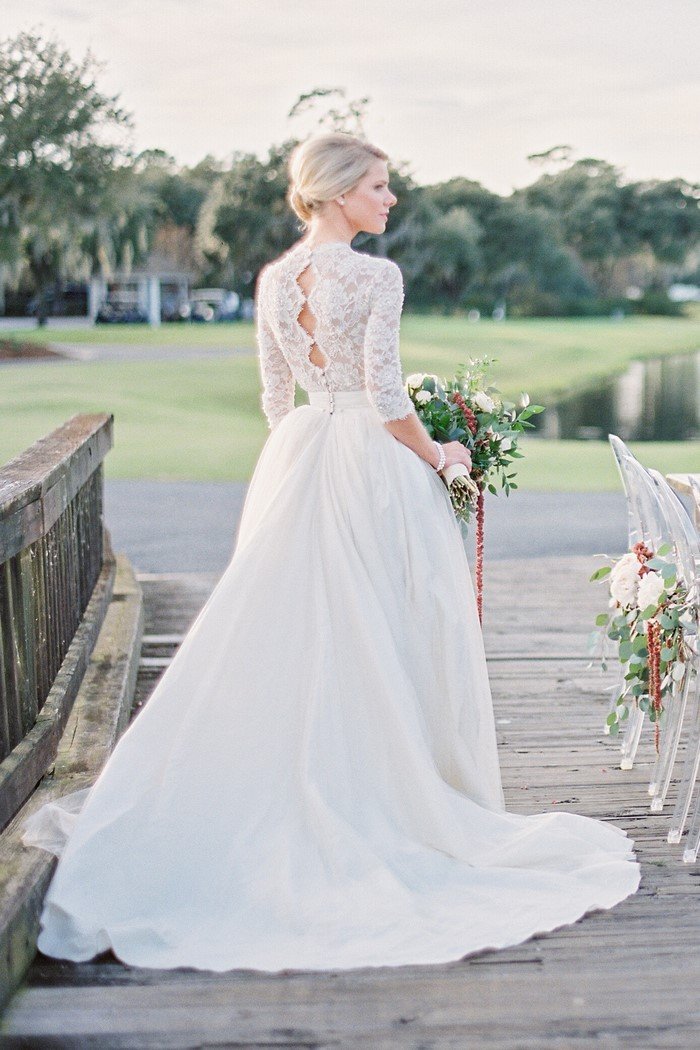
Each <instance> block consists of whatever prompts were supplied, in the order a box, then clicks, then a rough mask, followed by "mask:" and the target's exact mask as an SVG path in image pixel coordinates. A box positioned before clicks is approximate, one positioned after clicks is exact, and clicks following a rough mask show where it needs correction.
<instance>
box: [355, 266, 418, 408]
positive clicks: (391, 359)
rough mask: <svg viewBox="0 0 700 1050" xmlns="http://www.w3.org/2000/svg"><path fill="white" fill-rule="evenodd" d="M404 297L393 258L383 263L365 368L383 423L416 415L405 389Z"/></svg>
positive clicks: (374, 294)
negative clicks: (401, 350)
mask: <svg viewBox="0 0 700 1050" xmlns="http://www.w3.org/2000/svg"><path fill="white" fill-rule="evenodd" d="M403 297H404V293H403V277H402V275H401V270H400V269H399V268H398V266H397V265H396V263H395V262H392V261H391V260H390V259H384V260H382V266H381V269H380V271H379V273H378V275H377V278H376V281H375V284H374V288H373V290H372V301H371V303H370V313H369V318H368V321H367V328H366V330H365V338H364V366H365V385H366V387H367V393H368V396H369V399H370V401H371V402H372V404H373V405H374V407H375V409H376V410H377V413H378V414H379V417H380V419H381V421H382V422H383V423H388V422H389V421H390V420H392V419H405V418H406V417H407V416H409V415H411V414H412V413H415V407H414V405H413V402H412V401H411V398H410V397H409V395H408V393H407V391H406V388H405V386H404V382H403V376H402V373H401V358H400V356H399V326H400V322H401V310H402V307H403Z"/></svg>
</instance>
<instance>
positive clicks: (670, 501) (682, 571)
mask: <svg viewBox="0 0 700 1050" xmlns="http://www.w3.org/2000/svg"><path fill="white" fill-rule="evenodd" d="M649 474H650V476H651V478H652V479H653V481H654V483H655V484H656V486H657V490H658V495H659V500H660V503H661V508H662V511H663V513H664V516H665V517H666V520H667V522H668V526H669V531H668V539H667V540H666V542H668V543H670V545H671V546H672V552H671V557H672V559H673V561H674V563H675V565H676V572H677V575H678V578H679V580H680V581H681V582H682V583H683V584H684V586H685V587H687V588H688V591H689V593H690V600H691V602H692V603H693V606H694V608H695V610H696V614H695V616H696V617H697V603H698V565H699V564H700V543H699V542H698V536H697V532H696V530H695V526H694V525H693V523H692V521H691V520H690V518H689V517H688V514H687V512H686V510H685V507H684V506H683V504H682V503H681V501H680V500H679V498H678V496H677V495H676V493H675V492H674V491H673V489H672V488H671V486H670V485H669V484H668V482H667V481H666V479H665V478H664V477H663V475H662V474H660V473H659V472H658V471H657V470H653V469H650V470H649ZM685 640H686V642H687V643H688V646H689V648H690V650H691V656H690V659H689V660H688V661H687V662H686V664H685V665H684V674H683V676H682V678H680V679H678V680H674V681H673V683H672V685H671V689H670V696H669V698H668V701H667V703H666V704H665V705H664V706H665V707H666V711H665V714H664V719H663V732H662V736H661V741H660V746H659V756H658V758H657V761H656V764H655V766H654V770H653V772H652V776H651V781H650V783H649V794H650V795H651V796H652V801H651V809H652V812H654V813H659V812H661V810H662V809H663V805H664V802H665V800H666V794H667V792H668V788H669V785H670V782H671V776H672V773H673V767H674V764H675V761H676V755H677V753H678V746H679V743H680V739H681V732H682V729H683V726H684V721H685V718H686V710H687V709H688V707H689V708H690V710H689V719H688V722H689V725H688V733H689V740H688V751H687V759H688V762H689V766H688V770H687V773H688V776H690V772H691V770H692V768H693V767H695V768H696V772H695V775H694V776H693V778H692V781H690V782H689V788H688V786H687V785H686V787H685V788H684V789H683V790H682V791H679V797H678V802H677V804H676V814H675V815H676V817H677V819H676V820H674V819H673V818H672V821H671V825H672V826H671V830H670V832H669V841H674V842H677V841H679V839H680V835H681V832H682V826H683V824H684V823H685V819H686V817H687V813H688V806H689V805H690V798H689V796H688V797H687V798H686V794H687V790H689V791H690V793H691V794H692V789H693V784H694V783H695V776H697V762H696V757H695V752H696V751H697V742H695V743H694V741H695V737H696V735H697V731H698V713H699V712H698V694H697V688H694V684H695V679H696V676H697V673H698V635H697V619H695V620H694V621H693V623H692V625H691V627H690V629H689V630H688V631H686V632H685ZM689 698H690V705H689V704H688V701H689ZM684 783H685V779H682V781H681V784H684ZM681 796H682V799H681ZM681 814H682V817H681ZM678 818H680V825H679V823H678ZM671 835H673V836H675V835H677V836H678V837H677V838H676V837H673V838H671V837H670V836H671Z"/></svg>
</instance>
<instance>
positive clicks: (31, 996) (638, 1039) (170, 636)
mask: <svg viewBox="0 0 700 1050" xmlns="http://www.w3.org/2000/svg"><path fill="white" fill-rule="evenodd" d="M590 570H591V562H590V559H588V558H563V559H547V560H532V559H531V560H528V561H518V562H512V561H501V562H491V563H489V565H488V566H487V590H486V608H485V615H486V630H485V636H486V642H487V648H488V653H489V667H490V674H491V680H492V684H493V692H494V706H495V715H496V723H497V729H498V738H499V748H500V755H501V765H502V770H503V779H504V788H505V794H506V803H507V806H508V809H510V810H512V811H514V812H521V813H534V812H540V811H543V810H554V809H567V810H570V811H573V812H576V813H583V814H586V815H588V816H591V817H597V818H600V819H604V820H611V821H614V822H615V823H616V824H618V825H619V826H620V827H622V828H625V829H626V830H628V831H629V832H630V834H631V835H632V837H633V838H634V839H635V841H636V848H637V851H638V856H639V859H640V861H641V862H642V882H641V886H640V889H639V891H638V892H637V893H636V894H635V895H634V896H633V897H630V898H628V899H627V900H626V901H623V902H622V903H621V904H620V905H618V906H617V907H616V908H614V909H612V910H611V911H607V912H593V913H591V914H589V915H587V916H585V917H584V918H582V919H581V920H579V921H578V922H577V923H574V924H573V925H571V926H566V927H562V928H561V929H559V930H555V931H553V932H551V933H547V934H543V935H540V936H538V937H536V938H534V939H532V940H530V941H528V942H527V943H525V944H522V945H519V946H517V947H515V948H509V949H505V950H503V951H500V952H493V951H487V952H484V953H482V954H481V955H478V956H473V957H471V958H468V959H466V960H464V961H458V962H454V963H450V964H449V965H446V966H406V967H399V968H382V969H376V970H373V969H364V970H355V971H348V972H342V971H333V972H329V973H324V974H314V973H308V972H307V973H304V972H303V971H292V972H289V973H284V974H281V975H266V974H261V973H259V972H255V971H251V970H247V971H244V970H240V971H231V972H230V973H226V974H207V973H202V972H196V971H191V970H190V971H187V970H181V971H153V970H139V969H138V968H133V967H130V968H127V967H124V966H122V965H121V964H120V963H119V962H118V961H115V959H114V958H113V957H111V956H109V955H105V956H103V957H101V958H100V960H99V961H96V962H92V963H82V964H78V965H73V964H70V963H62V962H59V961H57V960H52V959H48V958H45V957H42V956H37V958H36V960H35V962H34V965H33V966H32V968H31V970H30V972H29V975H28V979H27V983H26V985H25V987H24V988H23V989H22V990H21V991H20V992H19V993H18V994H17V995H16V996H15V997H14V999H13V1001H12V1003H11V1004H10V1007H9V1008H8V1010H7V1012H6V1015H5V1027H4V1029H3V1031H4V1037H3V1038H2V1039H0V1042H1V1044H2V1046H3V1047H5V1046H7V1047H20V1046H21V1047H24V1048H26V1047H37V1048H38V1047H64V1048H65V1047H71V1048H72V1047H75V1048H78V1047H90V1048H91V1050H126V1048H133V1050H136V1048H138V1050H146V1048H155V1047H158V1048H176V1047H177V1048H193V1047H204V1046H206V1047H214V1046H220V1047H221V1046H227V1047H260V1046H267V1047H271V1046H277V1047H287V1048H290V1047H295V1048H301V1047H305V1048H312V1047H313V1048H319V1050H320V1048H331V1047H348V1048H356V1050H385V1048H393V1047H401V1048H411V1050H419V1048H421V1050H433V1048H434V1050H443V1048H459V1050H481V1048H488V1050H491V1048H498V1050H516V1048H518V1050H525V1048H531V1050H542V1048H545V1050H548V1048H551V1050H573V1048H578V1047H591V1048H593V1047H595V1048H596V1050H612V1048H619V1047H623V1046H624V1047H627V1046H634V1047H635V1050H641V1048H644V1047H648V1048H654V1050H661V1048H664V1047H669V1048H670V1047H674V1048H676V1050H678V1048H686V1047H687V1048H688V1050H690V1048H694V1047H695V1046H697V1033H698V1024H699V1022H700V1001H699V1000H698V996H697V987H698V984H699V983H700V908H698V884H699V883H698V875H699V874H700V869H698V867H697V865H695V866H691V865H684V864H683V863H682V862H681V859H680V857H681V852H682V847H680V846H668V845H667V843H666V841H665V831H666V824H667V819H668V817H667V815H666V814H661V815H655V816H653V815H651V814H650V813H649V809H648V797H647V795H646V781H647V779H648V774H649V770H650V766H651V761H652V756H653V744H652V739H651V734H647V735H646V736H645V738H644V740H643V746H642V748H641V752H640V758H639V760H638V764H637V766H636V767H635V769H634V770H632V771H631V772H626V773H623V772H621V771H620V769H619V768H617V751H616V747H615V744H614V742H613V741H612V740H611V739H610V738H606V737H604V736H603V734H602V731H601V726H602V723H603V720H604V715H605V710H606V700H605V698H604V695H603V686H604V684H605V681H604V680H602V679H601V677H600V675H599V673H598V672H597V671H596V670H594V669H587V666H586V665H587V658H586V656H585V655H584V653H585V643H586V636H587V634H588V631H589V629H590V626H591V623H592V621H593V618H594V616H595V613H596V612H597V611H599V609H600V606H601V603H602V601H603V591H602V589H600V588H598V587H596V586H595V585H593V584H589V583H588V582H587V580H588V576H589V574H590ZM216 578H217V576H216V574H215V573H214V574H209V575H174V576H167V577H166V576H159V575H142V578H141V582H142V585H143V587H144V590H145V596H146V605H147V624H146V638H145V643H144V649H143V654H142V661H141V674H140V678H139V684H138V691H137V697H136V707H135V711H138V710H139V708H140V706H141V705H142V704H143V703H144V702H147V697H148V695H149V693H150V691H151V689H152V687H153V684H154V681H155V680H156V678H157V676H158V675H159V674H160V673H161V672H162V670H163V667H164V666H165V665H166V664H167V661H168V660H169V659H170V657H171V655H172V652H173V650H174V647H175V646H176V645H177V643H178V641H179V639H180V638H181V637H182V634H183V633H184V631H185V630H186V627H187V625H188V624H189V623H190V622H191V621H192V619H193V618H194V616H195V615H196V613H197V611H198V610H199V609H200V608H201V605H202V603H203V602H204V601H205V600H206V597H207V595H208V594H209V592H210V590H211V587H212V586H213V585H214V583H215V581H216ZM670 804H671V805H672V804H673V788H672V790H671V799H670Z"/></svg>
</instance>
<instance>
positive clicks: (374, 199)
mask: <svg viewBox="0 0 700 1050" xmlns="http://www.w3.org/2000/svg"><path fill="white" fill-rule="evenodd" d="M341 199H342V200H344V201H345V204H344V205H343V208H342V210H343V213H344V214H345V218H346V219H347V221H348V222H349V223H350V225H351V226H352V227H354V228H355V229H356V231H357V232H358V233H359V232H360V231H362V232H363V233H384V230H385V229H386V223H387V219H388V218H389V208H393V207H394V205H395V204H396V197H395V196H394V194H393V193H392V192H391V190H390V189H389V168H388V165H387V162H386V161H385V160H380V158H379V157H377V158H376V159H375V160H373V161H372V164H371V165H370V167H369V169H368V171H367V173H366V174H365V175H363V176H362V178H361V179H360V181H359V182H358V183H357V185H356V186H353V188H352V189H351V190H348V191H347V193H344V194H343V195H342V198H341Z"/></svg>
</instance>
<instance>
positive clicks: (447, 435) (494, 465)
mask: <svg viewBox="0 0 700 1050" xmlns="http://www.w3.org/2000/svg"><path fill="white" fill-rule="evenodd" d="M495 360H496V359H495V358H488V357H483V358H470V359H469V362H468V364H462V365H460V366H459V367H458V368H457V370H456V373H455V375H454V376H453V377H452V378H451V379H449V380H444V379H440V378H439V377H438V376H436V375H432V374H429V373H422V372H414V373H413V374H412V375H409V376H408V377H407V378H406V390H407V392H408V394H409V396H410V398H411V400H412V401H413V404H414V406H415V409H416V412H417V413H418V416H419V418H420V420H421V422H422V423H423V425H424V426H425V428H426V430H427V431H428V433H429V434H430V436H431V437H432V438H433V439H434V440H436V441H459V442H461V444H463V445H464V446H465V448H468V449H469V451H470V452H471V456H472V469H471V472H469V471H467V469H466V467H464V466H462V465H461V464H456V465H454V466H451V467H446V468H445V469H444V470H443V471H442V472H441V476H442V479H443V481H444V482H445V484H446V485H447V489H448V492H449V494H450V500H451V503H452V507H453V509H454V512H455V514H456V516H457V518H458V519H459V520H460V521H463V522H465V523H468V522H469V521H470V519H471V516H472V513H475V514H476V590H477V605H478V609H479V619H480V620H481V618H482V592H483V552H484V490H485V489H488V490H489V492H492V493H493V494H494V496H495V495H498V488H497V487H496V486H497V483H498V482H499V481H500V487H501V491H503V492H505V494H506V496H509V495H510V492H511V489H517V487H518V486H517V484H516V482H515V481H513V478H514V477H515V476H516V473H515V471H513V470H512V467H513V466H514V462H513V461H514V460H516V459H522V458H523V453H522V452H520V450H519V449H518V439H519V437H520V435H521V434H522V433H523V432H524V431H525V430H526V429H528V428H532V427H533V424H532V423H530V422H529V420H530V416H533V415H535V414H536V413H538V412H543V411H544V408H543V406H542V405H531V404H530V399H529V397H528V395H527V394H521V395H520V400H519V404H518V405H516V404H515V403H514V402H511V401H506V400H504V399H503V398H502V397H501V396H500V394H499V392H498V390H497V389H496V387H494V386H491V385H487V381H486V372H487V369H488V367H489V366H490V365H492V364H493V362H494V361H495Z"/></svg>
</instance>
